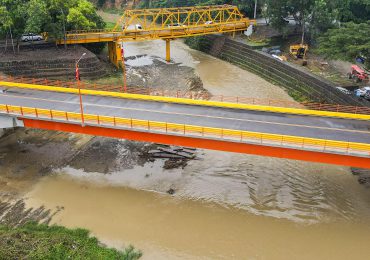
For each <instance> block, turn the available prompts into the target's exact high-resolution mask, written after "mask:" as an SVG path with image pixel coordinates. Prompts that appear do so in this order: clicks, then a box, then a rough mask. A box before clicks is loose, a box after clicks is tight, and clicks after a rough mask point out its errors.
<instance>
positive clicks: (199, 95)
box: [0, 66, 370, 115]
mask: <svg viewBox="0 0 370 260" xmlns="http://www.w3.org/2000/svg"><path fill="white" fill-rule="evenodd" d="M71 68H73V69H74V66H72V67H71ZM0 81H9V82H20V83H27V84H38V85H45V86H60V87H67V88H78V86H77V83H76V82H68V81H61V80H50V79H40V78H25V77H12V76H1V75H0ZM80 87H81V88H83V89H91V90H102V91H110V92H124V90H123V87H122V86H114V85H104V84H97V83H86V82H81V83H80ZM126 93H129V94H142V95H149V96H165V97H176V98H189V99H198V100H212V101H219V102H228V103H237V104H250V105H261V106H275V107H276V106H278V107H285V108H307V109H310V110H317V111H328V112H342V113H352V114H362V115H370V108H369V107H359V106H345V105H339V104H325V103H316V102H292V101H286V100H274V99H261V98H250V97H239V96H225V95H211V94H209V93H207V92H205V91H203V92H202V91H201V92H199V91H180V90H177V91H171V90H165V89H160V88H144V87H128V88H127V90H126Z"/></svg>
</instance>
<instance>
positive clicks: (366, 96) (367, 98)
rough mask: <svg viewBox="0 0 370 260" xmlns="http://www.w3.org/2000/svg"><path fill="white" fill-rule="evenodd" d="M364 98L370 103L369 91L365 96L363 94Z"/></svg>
mask: <svg viewBox="0 0 370 260" xmlns="http://www.w3.org/2000/svg"><path fill="white" fill-rule="evenodd" d="M364 98H365V99H366V100H369V101H370V90H369V91H366V94H365V96H364Z"/></svg>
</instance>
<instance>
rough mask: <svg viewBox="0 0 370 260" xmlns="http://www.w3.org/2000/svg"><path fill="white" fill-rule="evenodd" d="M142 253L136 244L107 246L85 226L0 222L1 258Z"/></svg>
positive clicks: (130, 258)
mask: <svg viewBox="0 0 370 260" xmlns="http://www.w3.org/2000/svg"><path fill="white" fill-rule="evenodd" d="M141 255H142V253H141V252H140V251H137V250H135V249H134V248H133V247H132V246H129V247H127V248H126V249H125V250H124V251H119V250H116V249H113V248H107V247H105V246H104V245H102V244H101V243H99V241H98V240H97V238H95V237H91V236H89V231H87V230H85V229H67V228H65V227H61V226H47V225H43V224H42V225H41V224H36V223H29V224H26V225H24V226H21V227H6V226H0V259H123V260H135V259H139V258H140V257H141Z"/></svg>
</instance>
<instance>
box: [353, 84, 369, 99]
mask: <svg viewBox="0 0 370 260" xmlns="http://www.w3.org/2000/svg"><path fill="white" fill-rule="evenodd" d="M368 92H370V86H368V87H363V88H359V89H356V90H355V95H356V96H357V97H365V95H366V94H367V93H368Z"/></svg>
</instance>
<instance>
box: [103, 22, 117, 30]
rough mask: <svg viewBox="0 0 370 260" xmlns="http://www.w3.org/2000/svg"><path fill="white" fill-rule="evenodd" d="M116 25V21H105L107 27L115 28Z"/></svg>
mask: <svg viewBox="0 0 370 260" xmlns="http://www.w3.org/2000/svg"><path fill="white" fill-rule="evenodd" d="M114 26H116V24H115V23H111V22H105V29H113V28H114Z"/></svg>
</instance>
